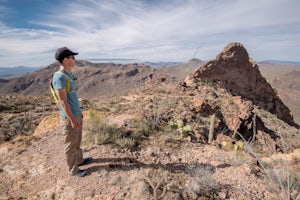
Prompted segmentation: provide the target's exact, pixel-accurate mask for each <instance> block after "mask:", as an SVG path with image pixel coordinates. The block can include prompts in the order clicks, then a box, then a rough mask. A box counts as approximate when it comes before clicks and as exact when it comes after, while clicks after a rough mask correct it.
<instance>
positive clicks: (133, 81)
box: [0, 60, 156, 98]
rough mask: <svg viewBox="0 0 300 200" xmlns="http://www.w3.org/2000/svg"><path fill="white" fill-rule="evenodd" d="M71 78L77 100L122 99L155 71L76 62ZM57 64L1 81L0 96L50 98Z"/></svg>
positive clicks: (129, 66) (116, 65)
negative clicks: (118, 96) (94, 98)
mask: <svg viewBox="0 0 300 200" xmlns="http://www.w3.org/2000/svg"><path fill="white" fill-rule="evenodd" d="M76 65H77V67H76V68H75V69H74V71H73V74H74V76H75V77H76V78H77V82H78V90H77V92H78V94H79V96H80V97H83V98H85V97H90V98H93V97H100V96H101V97H103V96H115V95H123V94H125V93H126V92H128V91H130V90H131V89H133V88H136V87H139V86H140V85H141V84H143V83H145V82H146V81H148V80H151V79H152V78H155V76H156V70H155V69H153V68H151V67H149V66H145V65H144V64H113V63H91V62H88V61H80V60H78V61H77V62H76ZM58 69H59V63H58V62H55V63H53V64H51V65H49V66H47V67H45V68H43V69H39V70H37V71H35V72H33V73H31V74H26V75H24V76H21V77H17V78H11V79H0V94H11V93H17V94H22V95H50V90H49V83H50V80H51V78H52V76H53V74H54V72H55V71H57V70H58Z"/></svg>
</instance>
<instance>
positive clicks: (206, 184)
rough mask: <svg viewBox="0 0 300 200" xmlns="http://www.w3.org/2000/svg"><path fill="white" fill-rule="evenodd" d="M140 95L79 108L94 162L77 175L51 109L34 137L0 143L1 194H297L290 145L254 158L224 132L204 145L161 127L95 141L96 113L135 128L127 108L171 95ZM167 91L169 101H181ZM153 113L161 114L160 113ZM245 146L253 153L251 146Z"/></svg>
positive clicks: (297, 155)
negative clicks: (127, 141)
mask: <svg viewBox="0 0 300 200" xmlns="http://www.w3.org/2000/svg"><path fill="white" fill-rule="evenodd" d="M156 89H158V90H161V88H156ZM156 89H155V90H156ZM170 89H172V90H173V91H174V88H170ZM141 92H142V93H143V94H144V95H143V96H141V95H139V92H136V93H134V94H131V95H128V96H124V97H119V98H114V99H104V100H101V101H99V102H96V104H95V105H94V106H92V107H93V108H97V109H96V111H95V109H93V110H90V109H87V111H85V113H84V115H85V117H84V124H85V128H84V138H83V146H82V147H83V149H84V155H85V156H92V157H93V158H94V162H93V163H91V164H89V165H86V166H83V167H82V169H86V170H88V171H89V175H88V176H86V177H84V178H78V177H74V176H70V175H69V174H68V171H67V166H66V163H65V160H64V155H63V136H62V135H61V134H60V127H59V125H58V124H59V121H58V119H59V117H58V115H57V114H53V115H49V116H48V117H46V118H44V120H43V121H42V122H41V123H40V124H39V126H38V127H37V128H36V130H35V133H34V135H33V136H20V137H17V138H15V139H14V140H13V141H10V142H6V143H3V144H2V145H1V147H0V154H1V156H0V163H1V165H0V171H1V173H0V174H1V177H0V182H1V184H0V185H1V186H0V191H1V193H0V194H1V195H0V198H1V199H286V198H287V197H288V195H290V196H291V199H296V198H297V195H298V198H299V186H298V184H299V174H296V172H299V171H300V170H299V169H300V168H299V160H300V152H299V149H297V148H296V149H295V148H291V149H290V151H289V154H288V153H287V154H281V153H275V154H274V155H273V158H272V159H271V157H269V156H267V157H266V156H264V158H261V159H260V158H258V157H256V156H259V155H260V154H259V153H257V154H255V153H254V154H251V152H250V150H249V149H247V147H246V143H242V144H243V145H242V146H239V145H238V143H236V144H235V143H232V142H228V141H231V139H230V137H228V136H226V135H224V134H219V136H218V137H217V139H216V140H214V141H213V142H212V143H211V144H207V142H205V141H201V140H200V139H201V137H200V136H199V138H198V140H197V141H191V139H190V138H189V137H187V136H185V135H183V134H180V133H179V132H178V131H177V130H168V129H165V130H163V129H160V130H158V131H154V132H155V133H154V132H153V133H150V132H146V131H145V133H149V134H148V135H147V134H146V135H144V136H143V139H141V140H140V142H139V144H138V145H137V146H134V147H133V148H131V147H130V146H129V147H128V148H123V147H122V146H120V145H117V144H116V143H107V144H106V143H103V144H101V142H99V140H97V138H98V137H99V135H98V134H95V130H96V129H95V127H94V128H93V126H92V124H91V123H92V122H93V121H97V120H95V116H96V119H101V120H102V123H105V124H115V127H118V128H119V129H126V130H127V131H128V129H130V128H131V129H140V128H138V127H137V126H136V125H135V124H134V122H133V121H134V120H132V119H134V118H135V119H141V118H140V117H141V113H140V112H138V111H137V108H136V109H134V107H140V106H141V105H144V104H148V102H151V101H155V99H156V98H158V99H163V97H165V96H166V94H167V96H170V95H171V94H168V93H167V92H166V91H164V92H162V93H161V96H160V95H157V93H156V95H155V96H154V95H153V94H151V93H150V91H148V92H149V93H148V95H145V90H144V91H141ZM173 95H174V97H173V98H174V99H177V100H176V101H179V100H178V98H182V96H177V97H175V94H173ZM174 101H175V100H174ZM157 102H161V101H157ZM85 103H86V104H88V103H87V102H85ZM94 103H95V102H94ZM91 104H93V102H92V103H91ZM179 104H180V103H179ZM138 105H139V106H138ZM88 110H89V111H88ZM95 112H96V115H95ZM183 112H184V111H183ZM160 114H161V115H162V116H164V114H163V111H161V113H160ZM97 116H103V118H102V117H101V118H97ZM272 116H273V115H272V114H270V115H269V116H268V118H272ZM271 120H275V118H272V119H271ZM99 123H100V122H99ZM276 124H277V125H276ZM273 125H275V126H277V128H278V129H279V128H280V127H283V125H285V127H284V128H283V131H282V134H284V133H287V132H288V133H290V134H298V135H299V130H297V129H294V128H291V127H289V126H288V125H287V124H285V123H284V122H280V120H279V121H278V122H277V123H273ZM148 128H149V127H148ZM92 131H94V132H92ZM135 134H137V133H135ZM131 136H133V132H131ZM294 138H295V137H294ZM252 147H253V148H252V150H253V151H255V152H258V151H257V149H256V148H255V143H253V145H252ZM298 148H299V146H298ZM270 153H271V152H270ZM255 155H256V156H255ZM280 156H281V157H280ZM283 156H285V157H283ZM277 157H280V160H279V159H278V158H277ZM260 163H261V164H262V165H261V164H260ZM279 163H281V165H279V166H278V164H279ZM286 172H289V173H288V174H286ZM278 178H279V179H278ZM279 180H280V181H279ZM288 185H289V186H288ZM289 188H290V189H289Z"/></svg>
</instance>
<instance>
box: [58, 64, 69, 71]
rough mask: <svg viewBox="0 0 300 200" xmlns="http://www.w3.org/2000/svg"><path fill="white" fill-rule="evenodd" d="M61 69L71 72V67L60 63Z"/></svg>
mask: <svg viewBox="0 0 300 200" xmlns="http://www.w3.org/2000/svg"><path fill="white" fill-rule="evenodd" d="M60 70H64V71H66V72H71V68H69V67H65V66H63V65H60Z"/></svg>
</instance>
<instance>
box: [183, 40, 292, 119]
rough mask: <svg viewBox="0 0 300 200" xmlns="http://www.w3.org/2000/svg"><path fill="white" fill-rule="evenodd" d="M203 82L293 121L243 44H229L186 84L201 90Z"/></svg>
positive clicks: (189, 77) (185, 82) (191, 75)
mask: <svg viewBox="0 0 300 200" xmlns="http://www.w3.org/2000/svg"><path fill="white" fill-rule="evenodd" d="M203 83H212V84H214V85H216V86H217V87H219V88H223V89H226V90H227V91H229V92H230V93H231V94H232V95H234V96H241V97H242V98H243V99H244V100H248V101H252V102H253V104H254V105H257V106H259V107H260V108H262V109H265V110H268V111H269V112H271V113H273V114H276V115H277V117H278V118H279V119H281V120H283V121H285V122H287V123H288V124H294V121H293V116H292V115H291V113H290V110H289V109H288V107H287V106H286V105H284V104H283V102H282V101H281V99H280V98H279V97H278V95H277V94H276V92H275V91H274V90H273V88H272V87H271V85H270V84H269V83H268V82H267V81H266V79H265V78H264V77H263V76H262V75H261V73H260V71H259V67H258V65H257V64H256V63H255V62H254V61H253V60H252V59H250V58H249V56H248V52H247V50H246V49H245V48H244V46H243V45H242V44H240V43H230V44H228V45H227V46H226V47H225V48H224V50H223V51H222V52H221V53H220V54H219V55H217V56H216V58H215V59H214V60H211V61H208V62H207V63H205V64H204V65H202V66H200V67H199V68H198V69H197V70H196V71H195V72H194V73H192V74H190V75H189V76H188V77H187V78H186V79H185V81H184V83H183V85H184V86H185V87H189V88H194V89H197V88H198V89H199V88H200V87H201V85H203Z"/></svg>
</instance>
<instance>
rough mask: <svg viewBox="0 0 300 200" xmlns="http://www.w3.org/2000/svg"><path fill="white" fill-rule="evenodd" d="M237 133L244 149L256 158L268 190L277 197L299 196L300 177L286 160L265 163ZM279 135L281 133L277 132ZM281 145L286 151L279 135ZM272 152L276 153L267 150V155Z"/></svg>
mask: <svg viewBox="0 0 300 200" xmlns="http://www.w3.org/2000/svg"><path fill="white" fill-rule="evenodd" d="M238 135H239V136H240V137H241V138H242V139H243V140H244V143H245V150H246V151H247V152H248V153H249V154H251V155H252V156H254V157H255V158H256V159H257V161H258V164H259V166H260V167H261V168H262V171H263V174H264V176H265V177H266V180H267V181H268V182H269V183H267V184H266V185H268V189H269V191H270V192H273V193H276V194H277V195H278V196H279V199H283V200H285V199H298V198H299V197H300V188H299V185H300V177H299V176H298V175H297V174H296V173H294V172H293V171H291V170H290V169H289V163H288V161H284V160H277V161H275V162H271V163H269V164H268V165H267V164H265V163H264V162H262V161H261V159H260V158H259V156H258V154H257V153H255V151H254V149H253V146H252V145H251V144H250V143H248V142H247V141H246V140H245V138H244V137H243V136H242V135H241V134H240V133H238ZM279 135H281V134H280V133H279ZM281 145H282V147H283V151H284V153H287V152H286V151H285V149H286V148H287V147H286V143H285V141H284V139H283V137H281ZM273 154H277V152H269V155H273Z"/></svg>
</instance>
